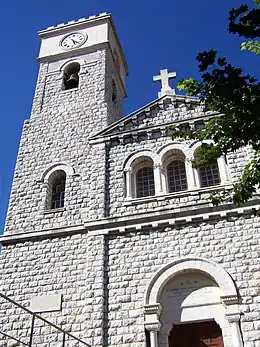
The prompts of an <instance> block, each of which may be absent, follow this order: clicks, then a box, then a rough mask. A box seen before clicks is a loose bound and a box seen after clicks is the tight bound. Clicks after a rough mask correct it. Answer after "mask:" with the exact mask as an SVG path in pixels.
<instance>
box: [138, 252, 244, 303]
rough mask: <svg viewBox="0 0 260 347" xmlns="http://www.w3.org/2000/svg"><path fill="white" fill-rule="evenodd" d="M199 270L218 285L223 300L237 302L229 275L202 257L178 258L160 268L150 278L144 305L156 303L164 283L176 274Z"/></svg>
mask: <svg viewBox="0 0 260 347" xmlns="http://www.w3.org/2000/svg"><path fill="white" fill-rule="evenodd" d="M194 270H195V271H199V272H202V273H204V274H206V275H208V276H209V277H211V278H212V279H213V280H214V281H215V282H216V283H217V284H218V286H219V287H220V289H221V292H222V295H221V297H223V298H225V300H228V299H230V300H232V301H233V302H234V301H237V302H238V295H237V290H236V287H235V284H234V282H233V280H232V278H231V277H230V275H229V274H228V273H227V272H226V270H224V269H223V268H222V267H221V266H220V265H218V264H216V263H214V262H212V261H210V260H206V259H203V258H197V257H196V258H195V257H194V258H180V259H178V260H175V261H173V262H171V263H169V264H168V265H166V266H164V267H163V268H161V269H160V270H159V271H158V272H157V273H156V274H155V275H154V276H153V278H152V279H151V281H150V283H149V285H148V288H147V291H146V293H145V305H157V303H158V302H159V296H160V294H161V291H162V289H163V287H164V286H165V284H166V283H167V282H168V281H169V280H171V279H172V278H174V277H175V276H177V275H178V274H181V273H184V272H188V271H194Z"/></svg>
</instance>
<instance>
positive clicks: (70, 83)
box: [63, 62, 80, 90]
mask: <svg viewBox="0 0 260 347" xmlns="http://www.w3.org/2000/svg"><path fill="white" fill-rule="evenodd" d="M79 70H80V65H79V63H76V62H74V63H71V64H69V65H67V66H66V68H65V69H64V74H63V89H64V90H69V89H74V88H78V86H79Z"/></svg>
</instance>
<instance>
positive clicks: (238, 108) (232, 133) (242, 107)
mask: <svg viewBox="0 0 260 347" xmlns="http://www.w3.org/2000/svg"><path fill="white" fill-rule="evenodd" d="M259 7H260V0H255V6H253V7H252V8H249V6H248V5H241V6H240V7H239V8H238V9H234V8H233V9H231V10H230V12H229V28H228V30H229V32H230V33H232V34H236V35H239V36H242V37H244V38H245V42H243V43H242V46H241V49H242V50H249V51H251V52H253V53H254V54H257V55H260V42H259V41H258V38H259V37H260V8H259ZM196 59H197V61H198V68H199V71H200V73H201V81H196V80H194V79H192V78H190V79H188V80H181V81H180V83H179V85H178V88H179V89H181V90H185V91H186V93H187V94H188V95H192V96H198V97H199V98H200V99H201V100H202V102H204V103H205V106H206V108H207V109H209V110H212V111H217V112H220V114H223V116H220V117H213V118H211V119H210V120H209V122H208V123H207V124H206V125H205V128H204V129H203V130H200V131H190V132H185V131H183V130H182V129H181V128H180V127H179V128H175V132H174V135H173V138H176V137H181V138H184V139H198V140H201V141H203V140H206V139H212V140H213V142H214V144H206V143H203V144H202V147H201V149H200V151H199V153H198V155H197V157H196V159H194V161H193V166H194V167H197V168H198V167H200V166H202V165H203V166H210V165H211V164H212V163H213V162H215V161H216V159H217V158H219V157H220V156H222V155H226V154H227V153H229V152H234V151H236V150H238V149H240V148H242V147H245V146H250V147H251V148H252V149H253V153H254V154H253V157H252V160H250V162H249V163H248V164H247V165H246V167H245V168H244V171H243V174H242V177H241V179H240V181H239V182H237V183H236V184H235V185H234V187H233V190H232V191H229V192H223V193H219V194H213V195H212V196H211V201H212V202H213V204H215V205H218V204H219V203H221V202H224V201H226V202H233V203H235V204H238V205H240V204H243V203H245V202H246V201H248V200H249V199H250V198H251V197H252V196H253V195H254V194H255V193H256V191H257V189H258V188H259V187H260V83H259V82H258V80H257V79H256V78H255V77H253V76H250V75H248V74H244V73H243V70H242V69H241V68H238V67H234V66H232V65H231V64H229V63H228V62H227V60H226V58H224V57H219V56H218V55H217V52H216V51H214V50H210V51H205V52H202V53H198V55H197V57H196Z"/></svg>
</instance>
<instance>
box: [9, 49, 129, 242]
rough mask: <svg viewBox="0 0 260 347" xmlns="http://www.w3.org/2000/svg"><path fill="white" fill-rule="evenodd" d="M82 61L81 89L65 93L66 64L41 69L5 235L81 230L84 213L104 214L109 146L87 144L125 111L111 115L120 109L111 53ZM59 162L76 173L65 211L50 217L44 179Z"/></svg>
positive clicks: (69, 186)
mask: <svg viewBox="0 0 260 347" xmlns="http://www.w3.org/2000/svg"><path fill="white" fill-rule="evenodd" d="M79 58H80V61H83V63H84V64H83V66H82V68H81V71H80V83H79V88H78V89H74V90H73V89H72V90H64V91H63V90H62V89H61V88H62V72H61V71H60V69H61V67H62V66H63V65H64V62H66V61H64V60H61V61H54V62H52V63H49V64H43V65H41V66H40V72H39V79H38V84H37V87H36V91H35V98H34V103H33V113H32V117H31V119H30V120H27V121H25V124H24V129H23V134H22V139H21V143H20V148H19V153H18V158H17V164H16V169H15V173H14V181H13V187H12V192H11V196H10V203H9V209H8V214H7V219H6V226H5V235H6V234H11V233H13V234H14V233H16V234H17V233H21V232H27V233H28V232H31V231H35V230H42V229H53V228H63V227H67V226H75V225H77V226H79V225H82V223H83V222H82V216H81V209H82V208H84V211H85V213H87V215H88V218H89V219H91V218H93V216H94V218H98V217H102V216H104V214H105V212H104V205H105V198H104V197H105V189H106V188H105V166H106V163H105V160H106V152H105V148H104V146H100V147H98V148H96V147H95V148H93V147H92V146H90V145H89V141H88V139H89V136H90V135H92V134H93V133H95V132H97V130H98V129H99V130H101V129H102V128H105V127H106V126H107V125H108V124H109V123H110V122H111V121H115V120H117V118H118V117H120V116H121V111H120V110H118V111H117V112H116V114H114V113H112V114H111V112H114V111H115V110H112V109H111V107H112V106H111V101H110V102H109V103H108V99H109V98H110V99H111V90H107V89H108V84H109V83H110V82H111V78H110V77H109V78H108V77H106V76H107V75H108V74H109V75H111V67H109V66H107V65H109V64H108V62H107V59H108V58H107V52H106V50H102V51H97V52H95V53H92V54H88V55H86V56H81V57H79ZM107 94H108V96H107ZM121 97H122V95H120V94H119V97H118V98H119V100H118V105H121V102H120V98H121ZM60 163H61V164H63V163H66V164H68V165H70V166H71V167H72V168H73V169H74V171H75V175H72V176H71V177H67V182H66V197H65V199H66V203H65V205H66V208H65V209H64V211H55V212H54V211H49V212H51V213H45V209H46V207H45V204H46V182H42V181H41V180H40V179H41V176H42V174H43V172H44V171H45V170H46V169H47V168H48V167H51V166H52V165H54V164H60ZM93 164H95V165H93ZM102 182H103V183H102Z"/></svg>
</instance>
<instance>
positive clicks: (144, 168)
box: [132, 157, 155, 198]
mask: <svg viewBox="0 0 260 347" xmlns="http://www.w3.org/2000/svg"><path fill="white" fill-rule="evenodd" d="M132 170H133V174H134V183H135V197H137V198H143V197H146V196H153V195H155V183H154V171H153V161H152V159H151V158H149V157H139V158H137V159H136V160H135V161H134V162H133V164H132Z"/></svg>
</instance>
